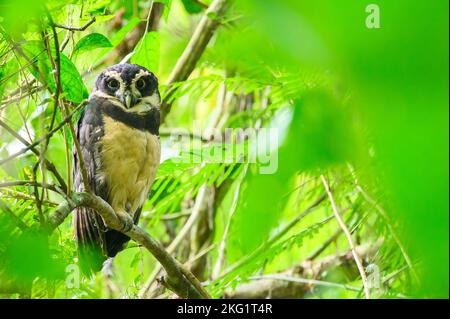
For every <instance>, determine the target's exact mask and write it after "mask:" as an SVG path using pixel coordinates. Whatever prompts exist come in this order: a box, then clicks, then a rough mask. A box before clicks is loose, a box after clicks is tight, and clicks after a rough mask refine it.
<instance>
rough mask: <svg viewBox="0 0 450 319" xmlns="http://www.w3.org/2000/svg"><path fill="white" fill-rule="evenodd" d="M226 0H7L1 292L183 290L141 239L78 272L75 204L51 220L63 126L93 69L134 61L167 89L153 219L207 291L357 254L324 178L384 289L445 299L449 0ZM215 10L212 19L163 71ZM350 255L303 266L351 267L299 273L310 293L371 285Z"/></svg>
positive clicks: (67, 167)
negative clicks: (101, 265)
mask: <svg viewBox="0 0 450 319" xmlns="http://www.w3.org/2000/svg"><path fill="white" fill-rule="evenodd" d="M212 2H213V1H207V0H204V1H194V0H173V1H172V0H170V1H167V0H166V1H154V2H153V1H144V0H140V1H133V2H132V1H123V0H101V1H93V0H88V1H86V0H85V1H55V0H47V1H43V0H42V1H24V0H20V1H3V0H0V8H1V10H0V103H1V104H0V137H1V139H0V164H1V165H0V296H2V297H7V298H16V297H19V296H20V295H21V294H25V295H27V294H26V293H24V292H23V290H21V289H22V288H23V286H27V285H29V286H30V287H31V290H30V291H31V294H30V296H31V297H33V298H119V297H126V298H135V297H157V296H160V297H161V296H162V297H169V296H170V294H169V292H168V291H163V289H161V287H158V285H157V284H156V281H155V280H154V279H155V278H156V275H160V274H162V273H160V272H156V273H155V269H158V262H157V261H156V260H155V259H154V258H153V257H152V256H151V255H150V254H149V253H148V252H147V251H145V250H144V249H143V248H142V247H139V246H137V245H136V243H134V242H131V243H130V244H129V245H128V247H127V248H126V249H125V250H124V251H123V252H121V253H120V254H119V255H118V256H117V257H116V258H115V260H114V267H115V268H114V275H113V276H112V277H111V276H105V275H103V274H102V273H99V274H97V275H95V276H94V277H92V278H84V277H83V278H81V282H80V284H79V285H72V284H70V280H69V281H68V278H71V277H70V275H71V272H70V270H71V269H72V268H71V266H73V265H76V263H77V256H76V247H75V243H74V241H73V234H72V229H71V222H70V218H67V220H65V221H64V222H63V223H62V224H61V225H60V226H59V227H58V229H57V230H56V231H54V232H53V233H51V234H49V235H48V234H46V235H42V232H41V231H40V229H41V227H43V226H44V225H45V224H46V221H47V220H48V217H49V216H50V214H51V213H52V211H53V210H54V209H55V207H57V205H58V204H59V203H61V202H62V201H64V200H65V199H66V197H67V194H68V192H67V191H65V189H64V188H65V185H66V186H67V187H68V189H69V192H70V191H71V190H72V189H71V187H72V183H73V181H72V176H71V165H72V164H71V152H72V151H71V145H72V139H73V137H72V133H71V128H70V125H68V124H65V123H66V122H68V123H70V124H71V125H73V124H74V123H75V120H76V117H77V115H78V114H79V111H80V109H79V108H78V107H79V105H80V104H81V103H82V102H83V100H85V99H86V98H87V97H88V91H89V90H90V88H92V86H93V81H94V80H95V76H96V75H97V74H98V73H99V72H101V70H102V69H104V68H106V67H108V66H109V65H111V64H114V63H119V62H120V61H122V60H123V59H128V60H129V61H130V62H131V63H136V64H140V65H142V66H145V67H147V68H148V69H150V70H151V71H152V72H154V73H155V74H156V75H157V77H158V79H159V83H160V92H161V94H162V96H163V98H164V102H165V104H166V105H167V104H171V105H172V107H171V110H170V113H169V114H168V116H167V118H166V119H165V122H164V123H163V125H162V127H161V132H160V133H161V145H162V154H163V155H162V157H163V158H162V162H161V165H160V168H159V170H158V173H157V178H156V180H155V182H154V184H153V186H152V190H151V193H150V195H149V197H148V200H147V201H146V203H145V205H144V208H143V213H142V218H141V221H140V226H141V227H142V228H144V229H145V230H146V231H148V232H149V233H151V234H152V235H153V236H154V237H155V238H157V239H158V240H159V241H160V242H161V243H162V244H163V245H164V246H165V247H166V248H167V250H168V251H169V252H170V253H171V254H173V255H174V256H175V257H176V258H177V259H178V260H179V261H181V262H183V263H185V264H186V265H188V266H189V267H190V269H191V270H192V272H193V273H194V274H195V275H196V276H197V277H198V278H199V279H200V280H202V281H203V282H204V283H205V284H206V288H207V290H208V292H209V293H210V294H211V295H212V296H213V297H216V298H219V297H221V296H223V295H224V293H227V294H233V292H234V291H238V290H239V288H240V287H241V286H242V285H245V284H247V283H249V282H252V280H254V277H255V276H256V275H268V274H269V275H270V274H279V273H281V274H286V273H289V274H290V275H291V273H292V272H291V270H293V269H298V268H299V267H300V268H302V269H303V268H304V267H307V266H308V265H311V264H314V263H316V262H317V263H318V264H321V261H323V260H328V259H329V258H331V259H333V258H334V259H336V258H338V257H337V256H340V255H342V254H346V253H349V252H350V248H351V247H350V244H349V240H348V238H347V237H346V236H345V235H344V234H343V231H342V229H341V228H340V227H339V225H338V223H337V221H336V219H335V213H336V212H335V211H334V210H333V207H332V204H331V201H330V198H329V197H328V196H327V195H326V192H325V187H324V184H323V182H322V179H321V176H324V177H325V179H326V180H327V181H328V183H329V184H330V186H331V191H332V195H333V198H334V201H335V202H336V204H337V209H338V212H339V213H340V215H342V217H343V220H344V222H345V224H346V226H347V228H348V229H349V230H350V232H351V237H352V238H353V241H354V242H355V244H356V245H357V246H358V247H359V248H361V249H362V248H364V247H369V248H370V249H368V250H363V252H364V253H363V254H361V255H360V256H359V257H360V258H361V259H362V262H363V265H364V269H365V271H366V272H367V274H369V275H370V278H369V279H370V280H373V278H374V277H373V276H372V275H373V274H374V272H373V269H375V273H376V276H375V277H376V278H378V279H377V280H378V282H377V285H374V286H371V287H370V292H371V297H374V298H404V297H422V298H424V297H439V298H442V297H447V298H448V282H449V281H448V176H449V174H448V106H447V104H448V16H447V12H448V2H446V1H441V0H439V1H436V3H435V5H434V7H433V8H432V9H430V8H429V7H427V6H426V4H425V3H420V2H416V3H414V5H413V4H411V3H410V2H408V1H404V0H400V1H394V2H393V1H378V5H379V7H380V8H381V21H382V27H381V28H380V29H368V28H367V27H366V26H365V19H366V17H367V14H368V13H367V12H366V11H365V6H366V3H365V2H362V1H346V2H345V5H342V3H341V2H337V1H332V0H323V1H294V0H286V1H282V2H280V1H273V0H267V1H256V0H249V1H239V2H237V1H235V2H233V3H232V5H231V6H230V8H228V10H227V11H226V13H225V14H224V16H217V15H216V14H215V13H214V12H213V13H211V12H209V13H208V11H207V10H209V9H207V8H208V6H210V5H211V3H212ZM230 2H232V1H230ZM158 6H160V7H159V8H162V10H163V11H161V12H159V15H158ZM405 8H407V9H405ZM153 10H154V11H153ZM150 13H152V14H150ZM205 15H206V16H207V17H208V19H211V21H217V22H218V23H219V26H218V29H217V30H215V33H214V34H213V35H211V36H212V39H211V40H210V41H209V44H208V46H206V47H205V48H203V51H202V52H201V53H202V54H201V55H200V58H199V60H198V61H196V64H195V68H194V69H193V72H192V73H191V74H190V76H189V77H188V78H187V79H178V80H177V81H175V82H172V83H169V82H168V80H169V79H170V78H171V75H172V73H173V72H174V68H175V65H176V64H177V61H178V60H179V59H180V57H181V56H182V53H183V51H184V50H185V49H186V47H187V44H188V42H189V41H190V39H191V37H192V35H193V34H194V30H195V29H196V27H197V26H198V25H200V24H201V23H200V20H201V19H202V18H203V17H204V16H205ZM18 16H20V17H21V18H20V19H17V17H18ZM94 18H95V20H94ZM19 20H20V23H17V21H19ZM24 21H25V22H26V23H23V22H24ZM154 25H156V27H154ZM425 25H426V27H425ZM83 26H86V27H85V28H84V27H83ZM55 36H56V38H55ZM203 36H207V35H203ZM188 48H189V47H188ZM191 53H192V54H194V52H191ZM72 112H75V114H76V115H75V116H74V117H73V118H71V119H70V120H69V121H66V122H64V119H66V117H67V116H68V115H70V114H71V113H72ZM61 123H62V124H61ZM60 124H61V125H60ZM59 125H60V126H59ZM55 128H57V129H56V130H55V132H54V134H52V135H51V136H50V135H49V132H52V131H53V130H54V129H55ZM230 128H231V129H232V130H229V129H230ZM227 129H228V131H227ZM270 129H275V130H276V135H270V134H275V133H273V132H274V131H271V130H270ZM266 132H272V133H270V134H269V135H265V134H266ZM245 133H248V134H249V135H248V136H245ZM242 134H244V135H242ZM270 136H271V137H270ZM268 137H270V138H268ZM275 142H276V143H275ZM30 144H31V145H32V147H30V146H29V145H30ZM25 148H26V151H25V150H24V149H25ZM48 163H50V164H51V165H54V170H52V168H51V167H52V166H51V165H48ZM272 164H273V165H275V170H274V171H271V172H270V173H269V174H264V173H262V172H264V170H265V169H266V170H267V169H268V168H270V165H272ZM55 172H56V173H55ZM61 180H63V182H64V183H65V185H62V184H63V183H61ZM186 225H190V228H189V229H185V228H186V227H187V226H186ZM184 230H185V231H184ZM174 243H176V244H174ZM366 252H367V253H366ZM334 259H333V260H334ZM354 263H355V261H354V260H353V259H350V261H346V262H345V263H342V264H333V267H331V268H326V269H319V270H320V271H317V272H313V271H310V272H307V271H306V272H304V273H302V274H300V275H301V276H306V277H307V278H306V279H317V280H321V281H324V282H328V283H333V284H338V286H326V287H322V288H320V289H318V288H317V289H316V287H312V288H311V287H310V286H308V285H306V284H305V285H304V287H303V288H302V289H305V294H304V297H305V298H318V297H324V298H327V297H332V298H362V297H364V294H363V284H364V282H363V280H362V279H361V274H360V272H358V269H357V268H356V267H355V265H354ZM324 264H326V263H324ZM300 275H299V274H298V273H295V274H294V275H292V276H293V277H295V276H300ZM11 282H13V283H12V284H11ZM339 285H341V286H339ZM11 286H13V288H17V287H19V288H21V289H16V290H15V291H14V290H13V291H11V289H10V287H11ZM350 286H351V287H357V289H348V287H350ZM358 289H359V290H358ZM355 290H356V291H355ZM2 293H4V294H2Z"/></svg>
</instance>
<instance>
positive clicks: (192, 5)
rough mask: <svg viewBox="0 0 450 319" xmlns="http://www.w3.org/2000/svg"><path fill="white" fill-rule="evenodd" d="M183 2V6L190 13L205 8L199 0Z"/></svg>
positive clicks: (198, 11) (183, 0) (184, 0)
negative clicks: (197, 0)
mask: <svg viewBox="0 0 450 319" xmlns="http://www.w3.org/2000/svg"><path fill="white" fill-rule="evenodd" d="M181 2H183V6H184V8H185V9H186V11H187V12H189V13H191V14H192V13H200V12H202V10H203V7H202V6H201V5H200V4H198V2H196V1H193V0H181Z"/></svg>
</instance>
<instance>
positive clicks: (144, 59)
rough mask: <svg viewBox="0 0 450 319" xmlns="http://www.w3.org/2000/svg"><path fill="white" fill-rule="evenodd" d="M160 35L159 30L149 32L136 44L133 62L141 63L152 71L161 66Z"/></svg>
mask: <svg viewBox="0 0 450 319" xmlns="http://www.w3.org/2000/svg"><path fill="white" fill-rule="evenodd" d="M159 49H160V35H159V33H158V32H149V33H146V34H145V35H144V37H143V38H142V39H141V40H140V41H139V42H138V44H137V45H136V48H135V49H134V50H135V53H134V55H133V56H132V57H131V62H132V63H134V64H139V65H141V66H143V67H146V68H147V69H149V70H151V71H155V72H157V71H158V68H159Z"/></svg>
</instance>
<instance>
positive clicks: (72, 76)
mask: <svg viewBox="0 0 450 319" xmlns="http://www.w3.org/2000/svg"><path fill="white" fill-rule="evenodd" d="M23 49H24V52H25V54H26V55H27V56H28V58H29V59H31V60H35V61H36V62H37V63H36V65H37V67H38V68H39V72H37V70H36V69H35V68H33V67H30V72H31V73H32V74H33V76H34V77H35V78H36V79H37V80H38V81H40V82H41V83H46V84H48V86H49V87H50V89H51V90H52V91H53V92H54V91H55V90H56V86H55V81H54V79H53V75H52V68H51V65H50V61H49V59H48V55H47V53H46V52H45V48H44V47H43V45H42V43H40V42H39V41H30V42H29V43H27V44H26V45H25V46H23ZM52 56H53V58H54V59H55V51H54V49H53V48H52ZM60 67H61V68H60V74H61V89H62V93H63V95H64V97H65V98H66V99H67V100H68V101H71V102H74V103H81V101H82V100H83V99H85V98H87V97H88V92H87V89H86V87H85V86H84V83H83V81H82V79H81V75H80V73H79V72H78V70H77V68H76V67H75V65H74V64H73V63H72V61H70V59H69V58H68V57H67V56H66V55H64V54H63V53H60Z"/></svg>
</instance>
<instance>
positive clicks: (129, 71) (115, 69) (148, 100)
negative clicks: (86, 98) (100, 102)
mask: <svg viewBox="0 0 450 319" xmlns="http://www.w3.org/2000/svg"><path fill="white" fill-rule="evenodd" d="M91 97H101V98H106V99H109V100H110V101H111V102H112V103H114V104H116V105H120V106H121V107H123V108H124V109H125V110H127V111H135V110H142V109H143V108H145V107H159V106H160V104H161V96H160V94H159V91H158V79H157V78H156V76H155V75H154V74H153V73H152V72H150V71H149V70H147V69H146V68H144V67H142V66H140V65H136V64H126V63H124V64H116V65H113V66H111V67H109V68H107V69H106V70H105V71H103V72H102V73H101V74H100V75H99V76H98V77H97V79H96V81H95V85H94V90H93V91H92V93H91Z"/></svg>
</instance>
